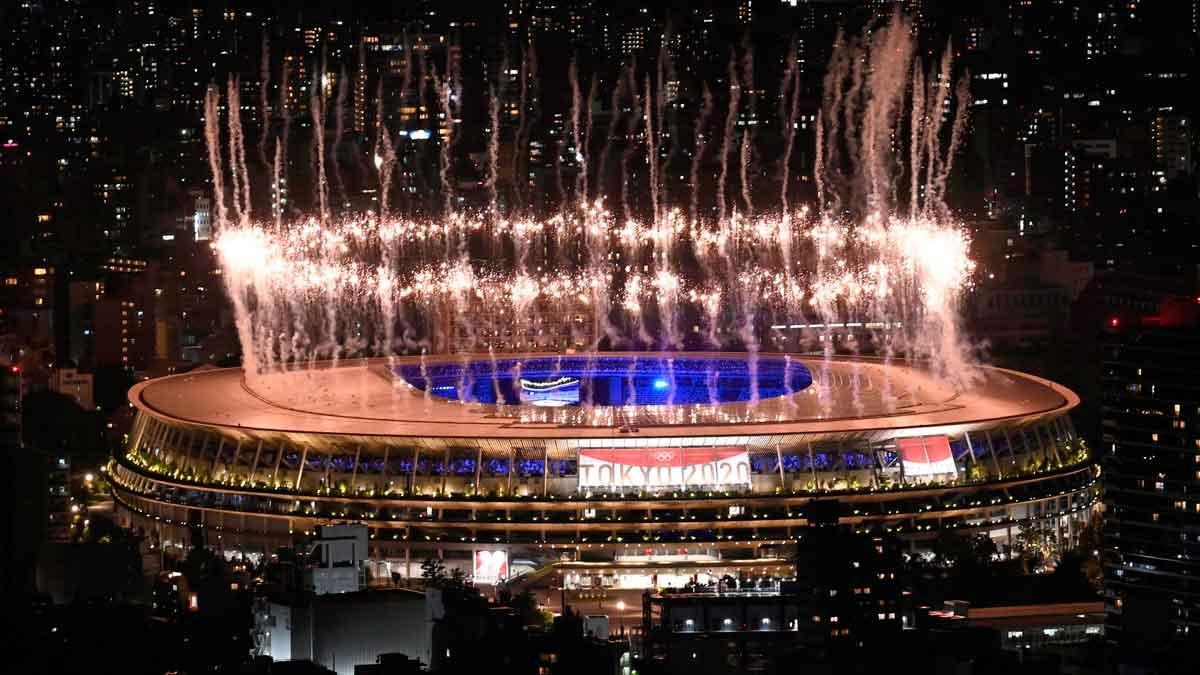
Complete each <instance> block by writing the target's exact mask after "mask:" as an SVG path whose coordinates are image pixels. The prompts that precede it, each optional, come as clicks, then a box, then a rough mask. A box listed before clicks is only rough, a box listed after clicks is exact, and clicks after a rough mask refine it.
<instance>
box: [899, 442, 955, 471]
mask: <svg viewBox="0 0 1200 675" xmlns="http://www.w3.org/2000/svg"><path fill="white" fill-rule="evenodd" d="M896 449H897V450H898V451H899V452H900V461H901V467H902V468H903V469H904V475H905V476H935V475H939V474H947V473H954V474H956V473H958V466H957V465H955V463H954V455H953V454H951V452H950V439H949V438H948V437H946V436H920V437H917V438H897V439H896Z"/></svg>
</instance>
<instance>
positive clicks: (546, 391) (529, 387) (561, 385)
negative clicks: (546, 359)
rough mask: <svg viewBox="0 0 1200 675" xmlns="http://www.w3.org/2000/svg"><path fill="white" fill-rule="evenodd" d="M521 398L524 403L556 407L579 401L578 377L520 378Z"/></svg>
mask: <svg viewBox="0 0 1200 675" xmlns="http://www.w3.org/2000/svg"><path fill="white" fill-rule="evenodd" d="M521 400H522V401H525V402H526V403H529V404H532V405H536V406H542V407H550V408H557V407H561V406H564V405H575V404H577V403H579V378H577V377H560V378H558V379H557V380H550V381H548V382H535V381H532V380H526V379H522V380H521Z"/></svg>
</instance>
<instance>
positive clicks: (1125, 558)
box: [1101, 317, 1200, 645]
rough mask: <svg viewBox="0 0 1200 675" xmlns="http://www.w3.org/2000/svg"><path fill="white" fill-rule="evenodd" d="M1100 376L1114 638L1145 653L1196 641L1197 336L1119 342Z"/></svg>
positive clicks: (1199, 573)
mask: <svg viewBox="0 0 1200 675" xmlns="http://www.w3.org/2000/svg"><path fill="white" fill-rule="evenodd" d="M1160 318H1164V319H1169V318H1170V317H1160ZM1165 322H1169V321H1165ZM1114 323H1116V321H1114ZM1103 368H1104V370H1103V373H1104V385H1105V386H1104V389H1105V395H1104V401H1103V406H1102V414H1103V418H1102V429H1101V431H1102V439H1101V440H1102V443H1101V455H1102V456H1103V458H1104V476H1105V503H1106V505H1107V517H1106V524H1105V531H1104V554H1105V556H1104V577H1105V580H1104V585H1105V595H1106V601H1107V612H1108V623H1109V632H1108V635H1109V636H1111V638H1112V639H1114V640H1116V641H1118V642H1122V643H1125V644H1141V645H1153V644H1155V643H1169V642H1171V641H1173V640H1184V639H1193V638H1192V636H1194V635H1196V633H1197V632H1198V631H1200V390H1198V389H1197V388H1196V382H1197V379H1198V378H1200V335H1198V334H1197V332H1196V329H1195V327H1194V326H1189V327H1175V328H1153V329H1145V330H1137V331H1134V332H1130V333H1128V334H1124V335H1121V336H1120V337H1119V339H1118V340H1116V341H1115V343H1114V344H1112V345H1110V346H1109V347H1108V351H1107V354H1106V355H1105V360H1104V364H1103Z"/></svg>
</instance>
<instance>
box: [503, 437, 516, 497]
mask: <svg viewBox="0 0 1200 675" xmlns="http://www.w3.org/2000/svg"><path fill="white" fill-rule="evenodd" d="M516 463H517V453H516V451H515V450H513V449H512V448H511V447H510V448H509V449H508V470H507V471H505V475H504V494H505V495H511V494H512V475H513V468H514V465H515V464H516Z"/></svg>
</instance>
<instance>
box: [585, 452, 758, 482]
mask: <svg viewBox="0 0 1200 675" xmlns="http://www.w3.org/2000/svg"><path fill="white" fill-rule="evenodd" d="M749 485H750V456H749V454H748V453H747V452H746V450H745V448H738V447H716V448H712V447H705V448H580V449H579V487H580V488H599V489H656V488H687V487H713V488H720V487H747V486H749Z"/></svg>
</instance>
